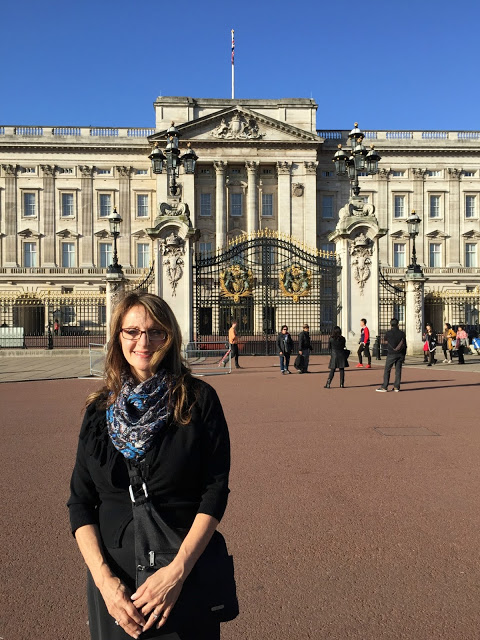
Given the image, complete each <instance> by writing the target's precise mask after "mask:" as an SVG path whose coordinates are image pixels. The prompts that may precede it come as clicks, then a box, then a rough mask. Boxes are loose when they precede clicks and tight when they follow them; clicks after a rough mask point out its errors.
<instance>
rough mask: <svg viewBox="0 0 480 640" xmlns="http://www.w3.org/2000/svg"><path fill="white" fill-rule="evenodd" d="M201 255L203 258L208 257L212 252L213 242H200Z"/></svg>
mask: <svg viewBox="0 0 480 640" xmlns="http://www.w3.org/2000/svg"><path fill="white" fill-rule="evenodd" d="M199 249H200V253H201V255H202V256H203V257H206V256H208V255H209V254H210V253H211V252H212V243H211V242H200V243H199Z"/></svg>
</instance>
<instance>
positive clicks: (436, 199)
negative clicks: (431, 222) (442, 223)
mask: <svg viewBox="0 0 480 640" xmlns="http://www.w3.org/2000/svg"><path fill="white" fill-rule="evenodd" d="M428 210H429V215H430V218H440V196H430V202H429V209H428Z"/></svg>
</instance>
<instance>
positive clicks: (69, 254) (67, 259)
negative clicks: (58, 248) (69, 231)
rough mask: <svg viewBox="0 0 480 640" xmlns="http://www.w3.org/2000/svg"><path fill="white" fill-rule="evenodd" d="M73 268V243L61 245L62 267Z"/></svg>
mask: <svg viewBox="0 0 480 640" xmlns="http://www.w3.org/2000/svg"><path fill="white" fill-rule="evenodd" d="M74 266H75V244H74V243H73V242H63V243H62V267H74Z"/></svg>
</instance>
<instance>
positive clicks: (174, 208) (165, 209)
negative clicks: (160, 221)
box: [158, 202, 190, 219]
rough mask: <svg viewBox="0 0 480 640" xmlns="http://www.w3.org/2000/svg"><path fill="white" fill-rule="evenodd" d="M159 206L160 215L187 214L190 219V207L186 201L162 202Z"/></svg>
mask: <svg viewBox="0 0 480 640" xmlns="http://www.w3.org/2000/svg"><path fill="white" fill-rule="evenodd" d="M158 208H159V209H160V213H159V215H160V216H185V217H186V218H188V219H190V209H189V208H188V204H186V203H185V202H162V203H160V204H159V206H158Z"/></svg>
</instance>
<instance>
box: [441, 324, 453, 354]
mask: <svg viewBox="0 0 480 640" xmlns="http://www.w3.org/2000/svg"><path fill="white" fill-rule="evenodd" d="M454 338H455V331H454V330H453V329H452V325H451V324H450V323H449V322H446V323H445V325H444V327H443V343H442V350H443V356H444V361H443V362H444V363H445V364H452V351H453V343H452V340H453V339H454Z"/></svg>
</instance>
